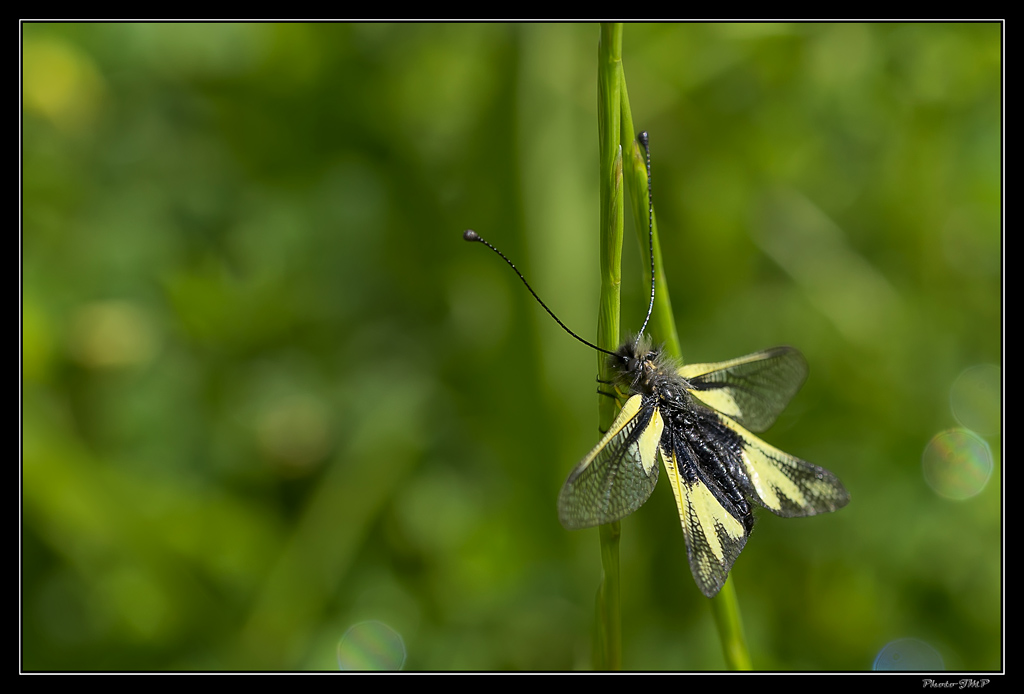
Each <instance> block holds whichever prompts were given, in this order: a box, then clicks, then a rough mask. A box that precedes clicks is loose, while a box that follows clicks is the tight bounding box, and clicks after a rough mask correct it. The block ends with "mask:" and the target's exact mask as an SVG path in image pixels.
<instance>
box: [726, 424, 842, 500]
mask: <svg viewBox="0 0 1024 694" xmlns="http://www.w3.org/2000/svg"><path fill="white" fill-rule="evenodd" d="M721 423H722V424H724V425H725V426H726V427H728V428H729V429H730V430H731V431H733V432H734V433H735V434H736V435H737V437H738V438H739V440H740V442H741V444H740V451H741V453H740V463H741V465H742V473H740V474H734V475H733V476H734V478H736V480H737V482H738V483H739V484H740V486H741V488H742V489H743V492H744V493H745V494H746V495H747V497H749V498H751V499H753V500H754V501H756V502H758V503H759V504H761V505H762V506H764V507H765V508H767V509H768V510H769V511H771V512H772V513H774V514H775V515H777V516H783V517H785V518H795V517H800V516H814V515H817V514H819V513H829V512H831V511H835V510H837V509H840V508H842V507H843V506H846V504H848V503H850V493H849V492H848V491H846V487H844V486H843V483H842V482H840V481H839V478H838V477H836V476H835V475H834V474H833V473H831V472H830V471H828V470H826V469H825V468H823V467H819V466H817V465H814V464H813V463H808V462H807V461H806V460H801V459H800V458H797V457H796V456H792V455H790V454H789V453H786V452H784V451H780V450H779V449H778V448H775V446H772V445H769V444H768V443H765V442H764V441H762V440H761V439H760V438H758V437H757V436H754V435H753V434H752V433H750V432H749V431H747V430H746V429H744V428H743V427H742V426H740V425H739V424H737V423H736V422H734V421H732V420H730V419H728V418H727V417H722V418H721Z"/></svg>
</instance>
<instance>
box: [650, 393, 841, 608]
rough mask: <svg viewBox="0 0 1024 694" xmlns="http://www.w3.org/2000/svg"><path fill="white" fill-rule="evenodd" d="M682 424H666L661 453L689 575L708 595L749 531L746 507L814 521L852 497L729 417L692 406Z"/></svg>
mask: <svg viewBox="0 0 1024 694" xmlns="http://www.w3.org/2000/svg"><path fill="white" fill-rule="evenodd" d="M684 419H685V425H678V424H676V422H677V421H678V420H677V419H674V418H672V417H670V418H669V424H668V426H669V427H670V428H669V430H668V431H666V432H665V435H664V436H663V437H662V442H661V446H660V448H659V455H660V456H661V459H662V464H663V465H664V466H665V470H666V473H667V474H668V478H669V483H670V485H671V487H672V492H673V494H674V495H675V498H676V506H677V508H678V510H679V519H680V521H681V522H682V525H683V532H684V534H685V536H686V554H687V557H688V559H689V563H690V570H691V571H692V573H693V577H694V580H695V581H696V582H697V586H698V587H699V588H700V590H701V592H702V593H704V595H706V596H708V597H713V596H714V595H715V594H717V593H718V591H719V590H720V589H721V587H722V584H723V583H725V579H726V578H727V577H728V575H729V571H730V570H731V569H732V565H733V562H735V561H736V558H737V557H738V556H739V554H740V552H741V551H742V550H743V547H744V545H745V544H746V542H747V537H749V535H750V531H751V529H752V528H753V525H754V515H753V508H752V506H751V504H750V502H753V503H756V504H759V505H761V506H764V507H765V508H767V509H768V510H770V511H772V512H773V513H775V514H776V515H779V516H786V517H794V516H813V515H815V514H818V513H827V512H829V511H835V510H836V509H838V508H841V507H843V506H845V505H846V504H847V503H848V502H849V500H850V495H849V493H848V492H847V491H846V488H845V487H844V486H843V484H842V482H840V481H839V479H838V478H837V477H836V476H835V475H834V474H832V473H831V472H829V471H828V470H826V469H825V468H822V467H818V466H817V465H813V464H811V463H808V462H807V461H805V460H801V459H799V458H797V457H794V456H791V455H789V454H788V453H785V452H783V451H780V450H779V449H777V448H775V447H774V446H771V445H769V444H767V443H765V442H764V441H762V440H761V439H760V438H758V437H757V436H755V435H754V434H752V433H751V432H750V431H748V430H747V429H745V428H744V427H743V426H741V425H740V424H738V423H737V422H736V421H734V420H733V419H731V418H729V417H725V416H722V415H721V414H720V413H718V412H716V411H713V410H711V409H709V408H706V407H703V406H701V405H697V404H695V405H694V406H693V407H692V409H691V410H690V411H688V412H687V413H686V414H685V416H684Z"/></svg>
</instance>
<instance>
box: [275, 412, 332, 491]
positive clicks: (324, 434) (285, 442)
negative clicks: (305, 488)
mask: <svg viewBox="0 0 1024 694" xmlns="http://www.w3.org/2000/svg"><path fill="white" fill-rule="evenodd" d="M257 438H258V440H259V443H260V448H261V449H262V450H263V453H264V455H266V456H267V457H268V458H270V459H271V460H273V461H275V462H277V463H280V464H281V465H282V467H283V468H285V469H286V470H287V471H290V472H292V473H293V474H301V473H305V472H306V471H308V470H309V469H310V468H312V467H313V465H314V464H315V463H318V462H320V461H321V460H323V459H324V458H325V457H326V456H327V453H328V452H329V450H330V445H331V436H330V428H329V425H328V420H327V410H326V408H325V407H324V405H323V404H322V403H321V402H320V401H319V400H317V399H315V398H312V397H309V396H305V395H296V396H292V397H288V398H285V399H283V400H281V401H279V402H277V403H275V404H274V405H273V406H272V407H271V408H269V409H268V410H267V411H265V412H264V413H263V415H262V417H260V420H259V422H258V424H257Z"/></svg>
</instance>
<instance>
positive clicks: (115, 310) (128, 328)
mask: <svg viewBox="0 0 1024 694" xmlns="http://www.w3.org/2000/svg"><path fill="white" fill-rule="evenodd" d="M156 343H157V339H156V334H155V332H154V330H153V326H152V324H151V322H150V320H149V318H148V316H147V315H146V313H145V312H144V311H143V310H142V309H140V308H139V307H137V306H135V305H134V304H132V303H129V302H127V301H100V302H95V303H92V304H88V305H86V306H83V307H82V308H80V309H79V310H78V312H77V314H76V315H75V317H74V319H73V321H72V326H71V344H70V349H71V355H72V357H74V359H75V360H76V361H78V362H79V363H81V364H83V365H85V366H89V367H92V368H95V369H103V368H119V367H125V366H134V365H137V364H144V363H146V362H148V361H149V360H150V359H152V358H153V355H154V353H155V352H156Z"/></svg>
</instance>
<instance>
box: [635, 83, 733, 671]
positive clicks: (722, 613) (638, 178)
mask: <svg viewBox="0 0 1024 694" xmlns="http://www.w3.org/2000/svg"><path fill="white" fill-rule="evenodd" d="M619 74H620V75H621V77H622V85H621V87H620V98H621V100H622V105H621V120H620V122H621V134H620V137H621V141H622V142H632V144H631V145H630V147H629V156H628V161H629V165H628V166H626V167H625V168H626V181H627V185H628V186H629V197H630V202H631V203H632V206H633V219H634V224H633V226H634V227H635V228H636V233H637V235H638V237H639V239H640V249H641V251H642V253H641V255H642V256H644V255H646V254H647V240H648V234H647V225H648V219H647V215H648V212H649V210H648V204H647V202H648V198H647V159H646V157H645V155H644V151H643V149H642V148H641V147H640V145H639V144H638V143H637V142H636V140H635V139H633V138H634V136H635V133H636V130H635V129H634V127H633V116H632V112H631V111H630V108H629V95H628V93H627V92H626V76H625V73H623V72H622V70H621V68H620V70H619ZM650 215H651V224H652V225H653V227H654V275H655V278H656V286H657V291H656V292H655V294H654V312H653V314H652V315H651V332H652V333H654V334H655V335H657V336H658V338H659V339H660V340H662V341H663V342H664V350H665V352H667V353H668V355H669V356H671V357H673V358H674V359H676V360H678V361H679V362H680V363H682V358H683V355H682V351H681V350H680V347H679V333H678V332H677V331H676V322H675V318H674V316H673V314H672V301H671V299H670V298H669V294H668V283H667V282H666V281H665V269H664V266H663V264H662V258H661V244H660V243H659V242H658V223H657V219H656V218H655V216H654V212H653V210H651V211H650ZM642 265H643V268H644V282H645V284H644V286H650V283H651V277H650V265H649V264H648V263H643V264H642ZM711 611H712V613H713V614H714V617H715V624H716V625H717V627H718V638H719V640H720V641H721V642H722V651H723V653H724V654H725V662H726V666H727V667H728V668H729V669H730V670H750V669H751V663H750V654H749V652H748V651H747V642H746V639H745V638H744V636H743V623H742V621H741V620H740V607H739V601H738V600H737V598H736V589H735V587H734V586H733V583H732V579H731V578H729V579H726V581H725V585H723V586H722V589H721V590H720V591H719V592H718V595H716V596H715V597H713V598H711Z"/></svg>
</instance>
